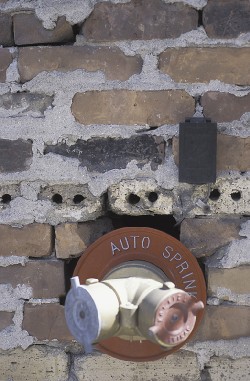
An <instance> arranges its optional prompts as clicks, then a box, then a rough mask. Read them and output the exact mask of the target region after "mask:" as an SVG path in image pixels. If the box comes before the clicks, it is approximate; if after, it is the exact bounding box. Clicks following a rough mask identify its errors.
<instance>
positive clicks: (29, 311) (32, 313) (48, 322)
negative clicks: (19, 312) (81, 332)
mask: <svg viewBox="0 0 250 381" xmlns="http://www.w3.org/2000/svg"><path fill="white" fill-rule="evenodd" d="M38 322H39V324H38ZM23 329H24V330H25V331H27V332H28V333H29V334H30V335H31V336H33V337H36V338H37V339H38V340H58V341H71V340H73V337H72V336H71V334H70V332H69V330H68V327H67V324H66V320H65V316H64V307H63V306H60V305H59V304H55V303H51V304H48V303H46V304H40V305H32V304H25V307H24V318H23Z"/></svg>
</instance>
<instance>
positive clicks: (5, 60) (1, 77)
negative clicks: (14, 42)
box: [0, 48, 12, 82]
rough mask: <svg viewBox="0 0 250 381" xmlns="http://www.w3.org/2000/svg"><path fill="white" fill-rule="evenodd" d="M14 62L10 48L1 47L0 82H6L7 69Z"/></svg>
mask: <svg viewBox="0 0 250 381" xmlns="http://www.w3.org/2000/svg"><path fill="white" fill-rule="evenodd" d="M11 62H12V56H11V54H10V52H9V50H8V49H6V48H0V82H5V80H6V71H7V69H8V67H9V66H10V64H11Z"/></svg>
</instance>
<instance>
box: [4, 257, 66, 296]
mask: <svg viewBox="0 0 250 381" xmlns="http://www.w3.org/2000/svg"><path fill="white" fill-rule="evenodd" d="M0 279H1V283H7V284H11V285H12V287H16V286H17V285H19V284H21V285H22V284H24V285H26V286H29V287H31V289H32V297H33V298H45V299H46V298H47V299H48V298H59V297H60V296H64V295H65V284H64V263H63V262H61V261H55V260H52V261H45V260H43V261H35V260H34V261H31V262H27V263H26V264H25V266H22V265H12V266H7V267H0Z"/></svg>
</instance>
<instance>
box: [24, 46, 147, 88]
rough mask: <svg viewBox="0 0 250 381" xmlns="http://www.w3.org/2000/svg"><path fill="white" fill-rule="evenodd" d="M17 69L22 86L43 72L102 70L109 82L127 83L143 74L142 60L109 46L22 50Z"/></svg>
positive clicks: (31, 48)
mask: <svg viewBox="0 0 250 381" xmlns="http://www.w3.org/2000/svg"><path fill="white" fill-rule="evenodd" d="M18 68H19V72H20V77H21V82H25V81H29V80H31V79H32V78H34V77H35V76H36V75H37V74H39V73H41V72H42V71H48V72H50V71H54V70H56V71H60V72H68V71H73V70H77V69H83V70H86V71H89V72H95V71H98V70H102V71H103V72H104V74H105V75H106V77H107V79H110V80H121V81H125V80H127V79H128V78H129V77H131V76H132V75H133V74H138V73H140V72H141V68H142V59H141V57H140V56H133V57H132V56H131V57H129V56H126V55H125V54H124V53H123V52H122V51H121V50H120V49H119V48H116V47H113V48H110V47H106V46H87V45H86V46H53V47H47V46H45V47H25V48H20V52H19V59H18Z"/></svg>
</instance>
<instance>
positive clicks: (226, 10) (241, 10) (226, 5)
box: [203, 0, 250, 38]
mask: <svg viewBox="0 0 250 381" xmlns="http://www.w3.org/2000/svg"><path fill="white" fill-rule="evenodd" d="M203 25H204V28H205V31H206V33H207V35H208V37H210V38H235V37H238V36H239V35H240V34H242V33H248V32H250V3H249V1H248V0H241V1H238V2H237V5H236V4H235V0H227V1H224V0H210V1H209V2H208V3H207V5H206V6H205V7H204V9H203Z"/></svg>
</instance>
